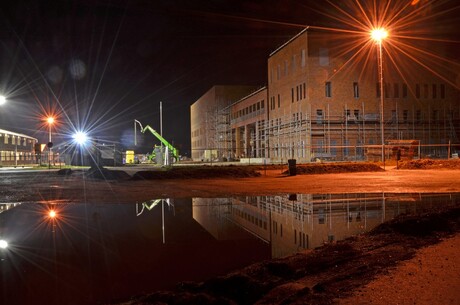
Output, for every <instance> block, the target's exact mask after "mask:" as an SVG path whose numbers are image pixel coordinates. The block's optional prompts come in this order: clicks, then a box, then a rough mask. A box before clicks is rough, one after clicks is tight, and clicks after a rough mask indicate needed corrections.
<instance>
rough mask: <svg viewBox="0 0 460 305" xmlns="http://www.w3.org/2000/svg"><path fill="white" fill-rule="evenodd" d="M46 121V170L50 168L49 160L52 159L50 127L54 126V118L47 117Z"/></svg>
mask: <svg viewBox="0 0 460 305" xmlns="http://www.w3.org/2000/svg"><path fill="white" fill-rule="evenodd" d="M46 121H47V122H48V127H49V132H48V149H49V150H48V153H49V156H48V162H49V163H48V168H50V167H51V158H52V153H51V151H52V150H51V149H52V147H53V142H51V127H52V125H53V124H54V118H53V117H52V116H49V117H48V118H47V119H46Z"/></svg>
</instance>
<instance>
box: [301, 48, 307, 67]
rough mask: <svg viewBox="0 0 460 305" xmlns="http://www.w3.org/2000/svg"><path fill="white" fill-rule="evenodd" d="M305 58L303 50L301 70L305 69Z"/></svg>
mask: <svg viewBox="0 0 460 305" xmlns="http://www.w3.org/2000/svg"><path fill="white" fill-rule="evenodd" d="M305 57H306V56H305V49H303V50H302V59H301V61H302V63H301V65H302V68H303V67H305V62H306V58H305Z"/></svg>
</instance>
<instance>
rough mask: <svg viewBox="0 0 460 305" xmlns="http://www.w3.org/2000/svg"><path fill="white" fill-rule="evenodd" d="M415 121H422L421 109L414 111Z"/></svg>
mask: <svg viewBox="0 0 460 305" xmlns="http://www.w3.org/2000/svg"><path fill="white" fill-rule="evenodd" d="M415 122H416V123H421V122H422V111H421V110H417V111H415Z"/></svg>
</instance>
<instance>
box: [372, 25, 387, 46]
mask: <svg viewBox="0 0 460 305" xmlns="http://www.w3.org/2000/svg"><path fill="white" fill-rule="evenodd" d="M371 37H372V39H373V40H374V41H376V42H379V43H380V42H381V41H382V40H384V39H385V38H387V37H388V32H387V31H386V30H385V29H384V28H378V29H374V30H372V32H371Z"/></svg>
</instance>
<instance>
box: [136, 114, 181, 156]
mask: <svg viewBox="0 0 460 305" xmlns="http://www.w3.org/2000/svg"><path fill="white" fill-rule="evenodd" d="M136 124H139V126H140V127H141V132H142V133H145V132H146V131H147V130H148V131H150V132H151V133H152V134H153V135H154V136H155V137H156V138H157V139H158V140H159V141H160V142H161V143H162V144H163V145H164V147H165V150H166V152H163V151H162V150H161V149H160V147H159V146H157V145H155V146H154V148H153V151H152V153H151V154H149V155H148V156H147V158H148V159H149V160H150V161H153V159H155V158H156V156H157V155H158V153H161V154H163V155H164V158H162V159H163V161H164V162H163V163H164V164H169V157H168V155H170V156H172V157H173V158H174V162H177V161H179V151H178V150H177V149H176V148H175V147H174V146H172V145H171V143H169V142H168V141H166V139H165V138H163V137H162V136H161V135H160V134H159V133H158V132H157V131H156V130H155V129H153V128H152V127H150V126H149V125H146V126H145V127H143V126H142V124H141V122H139V121H138V120H134V145H137V136H136V131H137V130H136V126H137V125H136Z"/></svg>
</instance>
